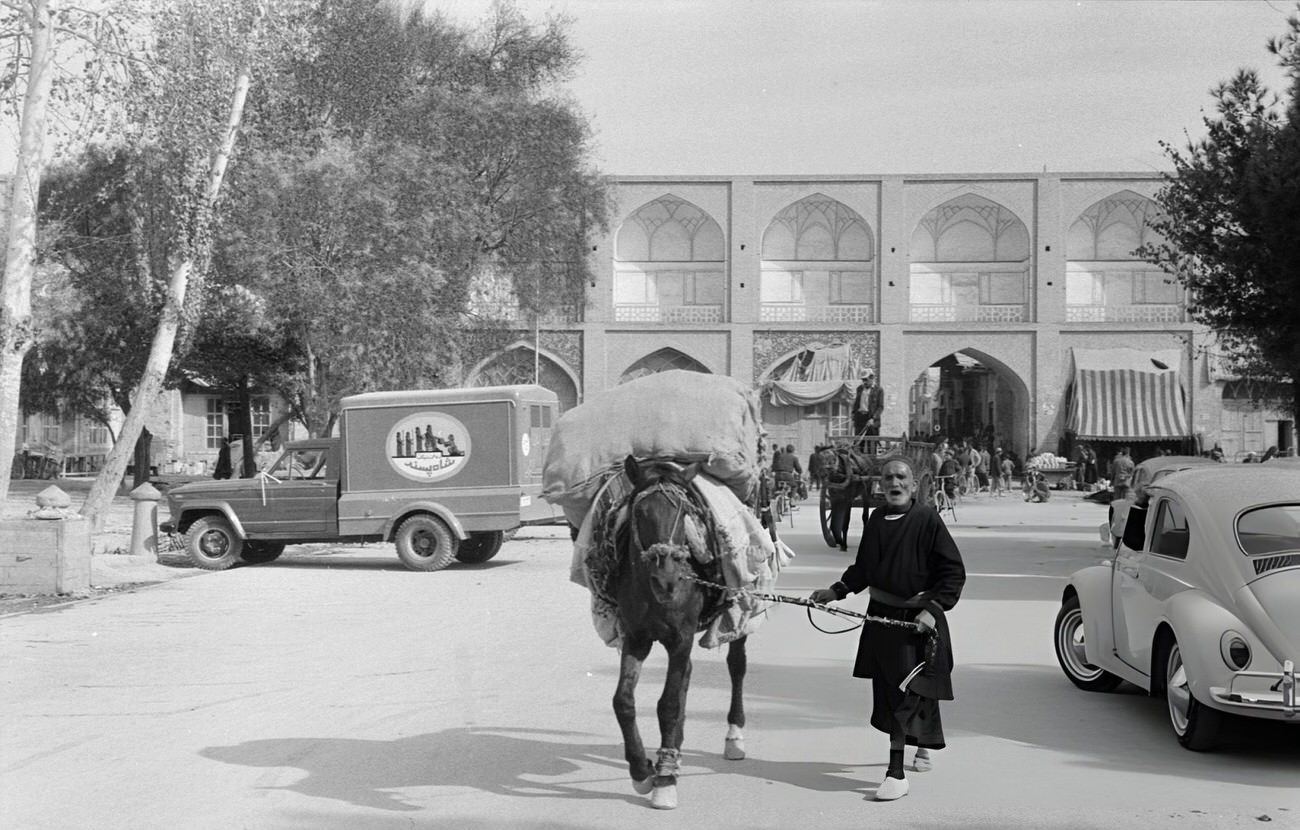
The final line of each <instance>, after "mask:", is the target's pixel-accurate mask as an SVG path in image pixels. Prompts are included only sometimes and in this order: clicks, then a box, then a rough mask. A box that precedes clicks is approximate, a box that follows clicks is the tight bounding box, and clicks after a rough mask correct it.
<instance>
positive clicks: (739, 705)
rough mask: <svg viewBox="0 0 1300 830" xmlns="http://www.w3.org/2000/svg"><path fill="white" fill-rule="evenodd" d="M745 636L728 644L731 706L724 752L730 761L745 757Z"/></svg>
mask: <svg viewBox="0 0 1300 830" xmlns="http://www.w3.org/2000/svg"><path fill="white" fill-rule="evenodd" d="M747 664H748V660H747V657H746V653H745V638H744V637H741V638H740V639H737V640H732V641H731V643H729V644H728V645H727V674H729V675H731V708H730V709H728V710H727V739H726V741H725V742H724V745H723V750H722V754H723V757H725V758H726V759H727V760H728V761H740V760H742V759H743V758H744V757H745V733H744V732H742V731H741V730H743V729H744V728H745V669H746V667H747Z"/></svg>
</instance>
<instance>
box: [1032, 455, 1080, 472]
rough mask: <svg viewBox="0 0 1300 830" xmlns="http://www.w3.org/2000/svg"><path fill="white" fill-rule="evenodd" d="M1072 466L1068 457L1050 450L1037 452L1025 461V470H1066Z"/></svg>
mask: <svg viewBox="0 0 1300 830" xmlns="http://www.w3.org/2000/svg"><path fill="white" fill-rule="evenodd" d="M1072 466H1073V465H1072V464H1071V463H1070V460H1069V459H1068V458H1064V457H1062V456H1059V455H1056V454H1054V453H1050V452H1044V453H1039V454H1038V455H1035V456H1034V457H1033V458H1031V459H1029V460H1028V461H1026V462H1025V469H1027V470H1068V469H1070V467H1072Z"/></svg>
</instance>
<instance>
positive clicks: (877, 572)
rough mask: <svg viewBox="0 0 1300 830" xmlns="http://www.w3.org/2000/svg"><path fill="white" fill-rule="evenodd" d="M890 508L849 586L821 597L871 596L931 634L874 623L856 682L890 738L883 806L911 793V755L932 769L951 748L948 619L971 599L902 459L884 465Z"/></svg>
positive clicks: (877, 521) (884, 609) (850, 571)
mask: <svg viewBox="0 0 1300 830" xmlns="http://www.w3.org/2000/svg"><path fill="white" fill-rule="evenodd" d="M880 483H881V488H882V489H883V490H884V493H885V502H886V505H885V507H883V508H881V509H878V510H873V511H871V512H870V514H869V515H868V517H867V518H866V520H865V526H864V528H863V532H862V541H861V543H860V544H859V545H858V554H857V559H856V560H854V562H853V564H852V565H850V566H849V567H848V568H847V569H846V570H845V571H844V574H843V575H842V576H841V577H840V580H839V581H838V582H836V583H835V584H834V585H832V586H831V587H829V588H819V589H818V590H816V591H813V592H812V595H811V597H810V598H811V599H812V601H813V602H817V603H821V604H825V603H830V602H835V601H837V600H842V599H844V598H845V597H846V596H848V595H849V594H854V593H858V592H860V591H864V590H869V591H870V594H871V602H870V604H868V606H867V614H868V615H869V616H871V617H877V618H880V617H883V618H886V619H889V620H895V621H903V622H914V623H916V624H917V625H918V626H920V628H921V629H922V631H921V632H920V633H918V632H915V631H913V630H911V629H909V628H903V627H900V626H894V625H888V624H880V623H873V622H867V624H866V625H864V626H863V627H862V634H861V636H860V639H859V641H858V654H857V659H856V661H855V663H854V666H853V676H854V677H863V678H870V679H871V688H872V708H871V725H872V726H873V727H875V728H876V729H878V730H880V731H881V732H884V733H886V734H888V735H889V768H888V770H887V771H886V773H885V780H884V781H883V782H881V784H880V786H879V788H877V790H876V798H877V799H878V800H880V801H893V800H894V799H896V798H901V797H902V796H904V795H907V792H908V789H909V785H908V782H907V777H906V775H905V773H904V771H903V753H904V748H905V747H906V746H908V745H911V746H915V747H917V750H916V755H915V757H914V759H913V763H912V769H913V770H914V771H916V772H924V771H926V770H929V769H930V768H931V765H932V760H931V757H930V750H932V749H942V748H943V747H944V743H945V742H944V735H943V723H942V722H941V720H940V718H939V701H940V700H952V698H953V693H952V666H953V657H952V647H951V639H950V637H949V632H948V623H947V620H946V618H945V617H944V612H946V611H950V610H951V609H952V607H953V606H954V605H956V604H957V600H958V599H960V597H961V591H962V587H963V586H964V585H965V583H966V568H965V566H964V565H963V564H962V559H961V552H960V551H959V550H958V549H957V544H956V543H955V542H954V541H953V539H952V536H951V535H950V534H949V533H948V528H947V527H945V526H944V523H943V520H942V519H940V518H939V514H938V513H937V512H935V510H934V508H932V507H928V506H926V505H923V504H919V503H917V501H916V500H915V498H914V496H915V492H916V475H915V471H914V470H913V469H912V465H911V462H910V461H909V460H908V459H906V458H904V457H901V456H892V457H890V458H888V459H887V460H885V462H884V464H883V465H882V467H881V476H880Z"/></svg>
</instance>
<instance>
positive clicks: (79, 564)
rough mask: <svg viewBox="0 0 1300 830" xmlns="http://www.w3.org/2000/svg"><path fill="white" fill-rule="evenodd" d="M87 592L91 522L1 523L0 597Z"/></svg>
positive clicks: (39, 521) (56, 520)
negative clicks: (3, 595) (1, 595)
mask: <svg viewBox="0 0 1300 830" xmlns="http://www.w3.org/2000/svg"><path fill="white" fill-rule="evenodd" d="M89 590H90V522H88V521H86V520H85V519H80V518H75V519H0V594H77V593H86V592H88V591H89Z"/></svg>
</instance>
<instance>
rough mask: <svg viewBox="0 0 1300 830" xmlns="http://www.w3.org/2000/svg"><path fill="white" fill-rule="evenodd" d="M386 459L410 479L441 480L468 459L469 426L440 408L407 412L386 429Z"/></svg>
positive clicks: (454, 472) (448, 476) (403, 475)
mask: <svg viewBox="0 0 1300 830" xmlns="http://www.w3.org/2000/svg"><path fill="white" fill-rule="evenodd" d="M387 448H388V449H387V453H388V463H389V464H391V465H392V466H393V469H394V470H396V471H397V472H398V474H400V475H401V476H402V477H404V478H409V479H410V480H412V481H441V480H442V479H445V478H451V477H452V476H454V475H456V473H458V472H460V469H461V468H462V467H464V466H465V462H466V461H468V460H469V453H470V443H469V430H467V429H465V425H464V424H462V423H461V422H460V421H458V420H456V419H455V418H453V417H451V416H450V415H447V414H445V413H442V412H420V413H417V414H415V415H408V416H406V417H405V418H403V419H402V420H400V421H398V422H397V423H396V424H394V425H393V428H392V429H390V430H389V431H388V444H387Z"/></svg>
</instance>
